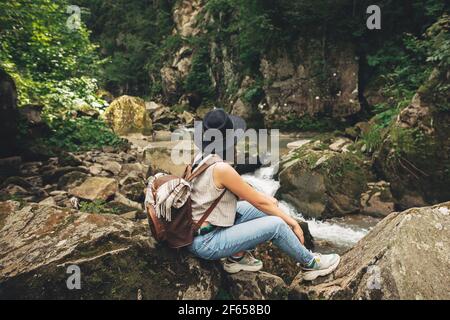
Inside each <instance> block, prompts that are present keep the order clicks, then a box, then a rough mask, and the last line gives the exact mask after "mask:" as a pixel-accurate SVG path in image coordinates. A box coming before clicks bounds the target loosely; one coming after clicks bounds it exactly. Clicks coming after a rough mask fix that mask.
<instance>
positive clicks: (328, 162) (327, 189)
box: [277, 140, 372, 219]
mask: <svg viewBox="0 0 450 320" xmlns="http://www.w3.org/2000/svg"><path fill="white" fill-rule="evenodd" d="M330 142H331V144H330ZM336 142H337V141H334V140H329V141H327V140H323V141H320V140H317V141H314V142H310V143H307V144H304V145H303V146H301V147H300V148H298V149H295V150H293V151H291V152H290V153H289V154H288V155H287V156H286V157H285V158H284V159H283V160H282V162H281V165H280V170H279V174H278V178H279V180H280V185H281V187H280V189H279V190H278V193H277V195H278V197H280V198H281V199H283V200H285V201H288V202H289V203H291V204H292V205H294V207H295V208H296V209H297V210H298V211H299V212H300V213H301V214H302V215H303V216H305V217H308V218H319V219H321V218H330V217H335V216H343V215H345V214H349V213H356V212H358V210H359V198H360V195H361V193H362V192H364V191H365V190H366V188H367V183H368V182H369V181H371V179H372V176H371V173H370V170H369V168H368V165H367V163H366V162H365V160H364V159H363V158H362V157H361V156H359V155H357V154H353V153H351V152H348V151H347V150H346V149H345V147H343V149H336V148H335V146H333V145H335V143H336ZM331 146H333V147H332V148H331ZM330 148H331V149H335V150H338V151H333V150H331V149H330Z"/></svg>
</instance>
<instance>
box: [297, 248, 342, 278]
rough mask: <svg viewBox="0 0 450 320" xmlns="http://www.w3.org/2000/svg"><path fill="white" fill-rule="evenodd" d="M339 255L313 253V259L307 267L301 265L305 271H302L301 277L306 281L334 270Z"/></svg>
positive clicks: (337, 263) (338, 260)
mask: <svg viewBox="0 0 450 320" xmlns="http://www.w3.org/2000/svg"><path fill="white" fill-rule="evenodd" d="M340 261H341V257H340V256H339V255H338V254H334V253H333V254H324V255H322V254H320V253H314V260H313V261H312V262H311V263H310V265H309V266H308V267H302V269H303V270H304V271H305V272H304V273H303V279H304V280H306V281H312V280H314V279H316V278H317V277H322V276H326V275H328V274H330V273H332V272H333V271H334V270H336V268H337V266H338V265H339V262H340Z"/></svg>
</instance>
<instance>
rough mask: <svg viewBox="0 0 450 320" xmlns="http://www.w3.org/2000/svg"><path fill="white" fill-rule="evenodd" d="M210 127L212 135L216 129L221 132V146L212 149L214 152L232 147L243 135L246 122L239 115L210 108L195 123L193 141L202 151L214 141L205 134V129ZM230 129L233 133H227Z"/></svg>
mask: <svg viewBox="0 0 450 320" xmlns="http://www.w3.org/2000/svg"><path fill="white" fill-rule="evenodd" d="M210 129H211V130H214V131H213V135H214V132H217V131H216V130H218V131H220V133H221V134H222V144H221V145H222V147H221V148H216V149H214V150H215V151H216V152H221V151H224V150H227V149H228V148H230V147H234V145H235V144H236V143H237V142H238V141H239V140H240V139H242V137H243V136H244V135H245V130H246V129H247V124H246V123H245V120H244V119H242V118H241V117H238V116H235V115H230V114H228V113H226V112H225V110H223V109H221V108H217V109H214V110H211V111H210V112H208V113H207V114H206V115H205V117H204V118H203V121H202V122H196V125H195V133H194V137H195V139H194V142H195V145H196V146H197V147H198V148H200V150H202V151H203V150H204V149H205V148H206V147H207V146H208V145H209V144H211V143H212V142H214V141H215V140H212V141H211V139H210V138H209V137H208V136H205V133H206V132H207V130H210ZM231 130H233V135H230V134H227V133H229V132H231ZM199 137H201V139H199Z"/></svg>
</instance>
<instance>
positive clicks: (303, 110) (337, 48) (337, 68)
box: [261, 40, 361, 121]
mask: <svg viewBox="0 0 450 320" xmlns="http://www.w3.org/2000/svg"><path fill="white" fill-rule="evenodd" d="M261 72H262V74H263V76H264V80H265V83H266V85H265V86H264V92H265V95H266V100H267V104H266V105H265V106H264V108H263V112H264V114H265V118H266V120H268V121H273V120H275V121H276V120H287V119H289V117H292V116H296V117H301V116H304V115H310V116H315V115H319V114H320V115H325V116H330V117H334V118H341V117H346V116H350V115H352V114H355V113H357V112H358V111H360V109H361V107H360V105H359V101H358V58H357V56H356V54H355V52H354V48H352V46H351V45H350V44H348V43H347V44H343V43H323V41H316V40H313V41H310V42H309V43H308V42H306V41H298V42H297V43H296V44H295V46H294V52H293V53H292V54H289V53H288V52H286V51H284V50H283V51H281V52H279V53H278V54H277V57H276V58H275V59H269V58H266V57H265V58H264V59H263V60H262V61H261ZM266 106H267V107H266Z"/></svg>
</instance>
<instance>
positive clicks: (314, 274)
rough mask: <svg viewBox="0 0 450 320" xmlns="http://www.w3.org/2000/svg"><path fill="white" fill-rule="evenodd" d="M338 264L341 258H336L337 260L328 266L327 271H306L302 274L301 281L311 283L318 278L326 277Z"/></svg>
mask: <svg viewBox="0 0 450 320" xmlns="http://www.w3.org/2000/svg"><path fill="white" fill-rule="evenodd" d="M340 262H341V257H338V260H337V261H336V262H335V263H334V264H333V265H331V266H329V267H328V268H327V269H323V270H315V271H307V272H305V273H304V274H303V280H306V281H312V280H315V279H316V278H318V277H323V276H326V275H328V274H330V273H332V272H333V271H334V270H336V268H337V266H338V265H339V263H340Z"/></svg>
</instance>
